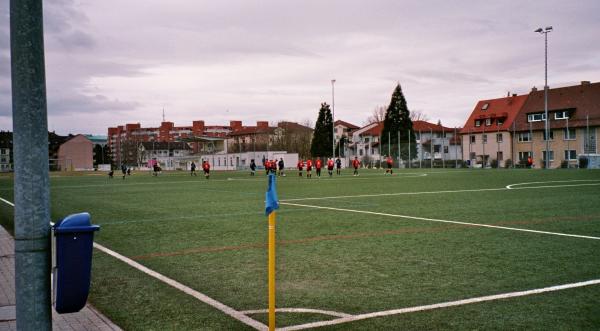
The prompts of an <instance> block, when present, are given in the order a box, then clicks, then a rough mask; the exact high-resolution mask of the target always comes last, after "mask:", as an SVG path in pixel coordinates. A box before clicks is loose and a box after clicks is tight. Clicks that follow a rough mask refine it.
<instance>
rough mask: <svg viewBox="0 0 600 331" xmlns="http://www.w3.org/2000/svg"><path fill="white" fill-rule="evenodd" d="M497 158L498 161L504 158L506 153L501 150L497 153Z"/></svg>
mask: <svg viewBox="0 0 600 331" xmlns="http://www.w3.org/2000/svg"><path fill="white" fill-rule="evenodd" d="M496 160H498V162H499V161H502V160H504V154H503V153H502V152H501V151H500V152H497V153H496Z"/></svg>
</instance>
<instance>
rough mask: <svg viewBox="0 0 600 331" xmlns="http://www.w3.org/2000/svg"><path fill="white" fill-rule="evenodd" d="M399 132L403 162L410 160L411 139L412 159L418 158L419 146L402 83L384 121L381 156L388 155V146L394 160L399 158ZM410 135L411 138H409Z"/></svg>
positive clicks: (397, 87) (395, 91)
mask: <svg viewBox="0 0 600 331" xmlns="http://www.w3.org/2000/svg"><path fill="white" fill-rule="evenodd" d="M398 132H399V133H400V147H401V156H402V159H403V160H408V154H409V153H408V142H409V138H410V142H411V144H410V155H411V158H415V157H416V156H417V145H416V143H415V133H414V131H413V125H412V121H411V119H410V111H409V110H408V106H407V105H406V99H405V98H404V94H403V93H402V88H401V87H400V83H398V85H396V88H395V89H394V93H392V100H391V101H390V105H389V106H388V108H387V111H386V113H385V118H384V120H383V130H382V131H381V144H380V148H381V155H387V154H388V146H389V150H390V151H391V154H392V156H393V157H394V158H397V157H398ZM409 134H410V137H409Z"/></svg>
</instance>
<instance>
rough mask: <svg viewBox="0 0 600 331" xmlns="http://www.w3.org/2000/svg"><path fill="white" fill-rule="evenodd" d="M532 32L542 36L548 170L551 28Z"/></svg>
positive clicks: (548, 167)
mask: <svg viewBox="0 0 600 331" xmlns="http://www.w3.org/2000/svg"><path fill="white" fill-rule="evenodd" d="M534 32H537V33H540V34H543V35H544V43H545V52H544V116H546V119H545V120H544V123H545V132H546V160H545V162H546V169H550V132H549V124H548V120H549V117H548V33H550V32H552V27H551V26H547V27H546V28H545V29H542V28H539V29H537V30H535V31H534Z"/></svg>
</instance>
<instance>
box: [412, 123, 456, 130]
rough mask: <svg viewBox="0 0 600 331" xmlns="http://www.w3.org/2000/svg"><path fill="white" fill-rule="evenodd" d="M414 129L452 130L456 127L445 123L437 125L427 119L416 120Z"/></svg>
mask: <svg viewBox="0 0 600 331" xmlns="http://www.w3.org/2000/svg"><path fill="white" fill-rule="evenodd" d="M413 131H415V132H417V131H433V132H452V131H454V128H448V127H445V126H443V125H437V124H433V123H429V122H425V121H414V122H413Z"/></svg>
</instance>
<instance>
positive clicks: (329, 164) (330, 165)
mask: <svg viewBox="0 0 600 331" xmlns="http://www.w3.org/2000/svg"><path fill="white" fill-rule="evenodd" d="M327 172H328V173H329V177H331V176H332V175H333V159H329V160H327Z"/></svg>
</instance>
